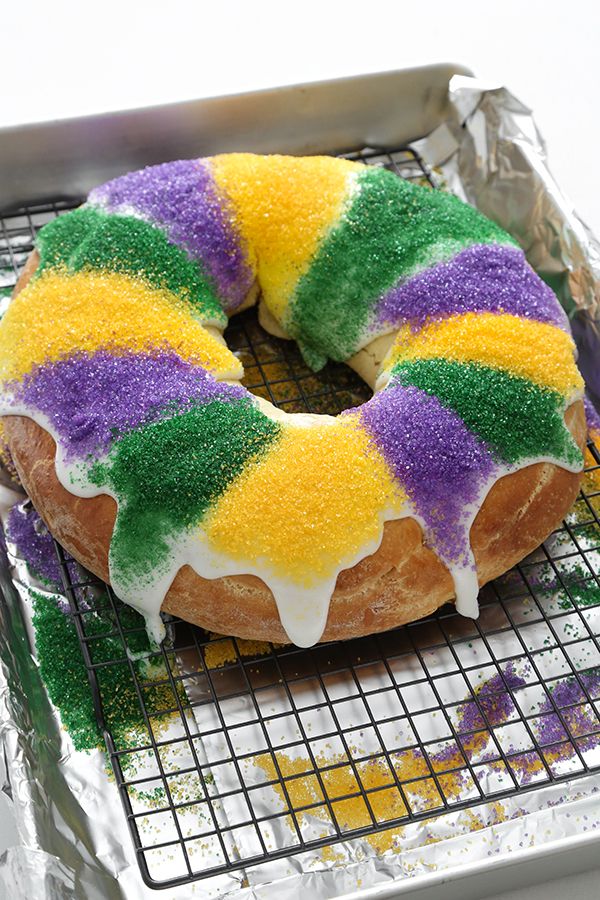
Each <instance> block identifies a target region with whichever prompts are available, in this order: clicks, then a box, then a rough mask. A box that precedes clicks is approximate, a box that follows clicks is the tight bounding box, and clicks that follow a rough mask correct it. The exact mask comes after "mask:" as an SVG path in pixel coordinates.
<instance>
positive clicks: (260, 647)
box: [204, 634, 278, 669]
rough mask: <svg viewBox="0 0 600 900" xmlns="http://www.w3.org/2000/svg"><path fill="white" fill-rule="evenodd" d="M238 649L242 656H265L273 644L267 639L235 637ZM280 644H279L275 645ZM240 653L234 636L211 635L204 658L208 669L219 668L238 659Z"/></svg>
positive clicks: (205, 647) (205, 648)
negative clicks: (253, 639)
mask: <svg viewBox="0 0 600 900" xmlns="http://www.w3.org/2000/svg"><path fill="white" fill-rule="evenodd" d="M235 643H236V644H237V651H238V653H239V655H240V656H241V657H247V656H264V655H265V654H267V653H270V652H271V644H268V643H267V642H266V641H250V640H246V639H244V638H235ZM275 646H278V645H275ZM238 653H236V646H235V645H234V642H233V638H227V637H226V638H224V637H222V636H221V635H220V634H214V635H211V638H210V641H209V643H208V644H205V645H204V659H205V661H206V667H207V668H208V669H218V668H219V667H220V666H225V665H227V663H234V662H236V661H237V658H238Z"/></svg>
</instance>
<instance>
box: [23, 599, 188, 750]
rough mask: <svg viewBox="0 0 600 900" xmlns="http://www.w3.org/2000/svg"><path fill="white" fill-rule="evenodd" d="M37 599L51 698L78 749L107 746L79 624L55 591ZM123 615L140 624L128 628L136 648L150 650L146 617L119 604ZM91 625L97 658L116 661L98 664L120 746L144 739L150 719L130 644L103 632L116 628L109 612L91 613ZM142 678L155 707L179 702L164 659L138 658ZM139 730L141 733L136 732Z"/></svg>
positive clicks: (41, 657) (39, 641) (41, 655)
mask: <svg viewBox="0 0 600 900" xmlns="http://www.w3.org/2000/svg"><path fill="white" fill-rule="evenodd" d="M31 594H32V599H33V625H34V628H35V644H36V653H37V658H38V661H39V665H40V671H41V675H42V678H43V680H44V683H45V685H46V688H47V690H48V694H49V696H50V699H51V700H52V702H53V703H54V705H55V706H56V707H57V708H58V709H59V710H60V715H61V718H62V722H63V724H64V726H65V727H66V728H67V730H68V732H69V735H70V737H71V740H72V741H73V744H74V746H75V749H76V750H91V749H93V748H94V747H98V746H101V745H102V743H103V740H102V735H101V734H100V732H99V730H98V725H97V722H96V716H95V713H94V705H93V702H92V694H91V691H90V685H89V681H88V678H87V673H86V669H85V665H84V662H83V658H82V655H81V647H80V644H79V639H78V637H77V632H76V630H75V625H74V623H73V620H72V618H71V617H70V616H69V615H66V614H65V613H64V612H62V611H61V610H60V608H59V606H58V605H57V603H56V601H55V600H54V599H53V598H52V596H48V595H44V594H38V593H37V592H35V591H32V592H31ZM119 615H120V618H121V624H122V626H123V628H124V629H133V628H137V629H139V631H137V632H136V633H128V635H127V642H128V647H129V649H130V650H131V651H132V652H133V653H140V652H149V651H150V646H149V643H148V638H147V635H146V630H145V628H144V621H143V619H142V617H141V616H140V615H138V613H136V612H135V611H134V610H132V609H129V608H128V607H125V606H121V605H120V604H119ZM84 622H85V625H84V627H85V631H86V635H87V636H88V637H90V638H91V637H96V638H97V640H93V641H90V643H89V647H90V651H91V653H92V656H93V662H94V663H101V662H110V665H106V666H99V667H98V668H97V669H96V676H97V678H98V682H99V687H100V694H101V697H102V704H103V708H104V713H105V716H106V719H107V725H108V727H109V728H110V729H111V731H112V733H113V736H114V737H115V740H116V742H117V745H119V746H126V745H128V744H131V743H133V745H134V746H135V745H136V744H137V743H139V740H140V738H139V731H137V732H136V729H143V728H144V722H143V719H142V714H141V710H140V702H139V698H138V696H137V694H136V691H135V686H134V682H133V678H132V676H131V670H130V668H129V664H128V663H127V662H115V660H118V659H121V658H122V657H123V655H124V652H125V649H124V647H123V645H122V643H121V640H120V638H114V637H103V635H106V634H107V633H109V632H110V631H112V630H113V628H114V623H111V622H110V620H109V619H108V618H107V617H106V615H105V614H97V613H93V612H90V613H87V614H86V615H85V617H84ZM131 665H132V666H133V668H134V669H135V672H136V674H137V676H138V679H139V680H140V682H144V683H148V682H149V681H152V680H154V681H156V682H160V683H157V684H156V685H154V684H150V685H149V686H148V688H147V689H146V693H147V696H146V698H145V699H146V703H147V706H148V707H149V708H150V709H154V708H156V709H170V708H172V707H173V705H174V698H173V697H172V696H171V690H170V688H169V687H168V686H166V687H165V685H164V681H165V679H166V678H167V673H166V672H165V670H164V667H163V666H162V664H159V666H158V667H157V666H154V667H150V666H149V665H148V663H147V661H145V660H143V659H140V660H133V661H132V663H131ZM136 735H137V736H136Z"/></svg>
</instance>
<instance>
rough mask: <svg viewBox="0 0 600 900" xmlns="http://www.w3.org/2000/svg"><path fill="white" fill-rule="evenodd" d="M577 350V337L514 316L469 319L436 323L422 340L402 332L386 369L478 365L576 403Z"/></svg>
mask: <svg viewBox="0 0 600 900" xmlns="http://www.w3.org/2000/svg"><path fill="white" fill-rule="evenodd" d="M534 348H539V349H537V350H536V349H534ZM573 349H574V344H573V339H572V338H571V336H570V335H568V334H565V332H564V331H561V330H560V329H558V328H555V327H554V326H552V325H546V324H544V323H542V322H532V321H530V320H528V319H519V318H517V317H516V316H509V315H495V314H494V313H479V314H477V313H466V314H465V315H464V316H453V317H451V318H449V319H445V320H443V321H442V322H433V323H431V324H430V325H427V326H425V327H424V328H423V329H422V330H421V331H419V332H418V334H414V333H413V332H412V331H411V330H410V328H409V327H405V328H402V329H401V330H400V331H399V332H398V335H397V337H396V340H395V341H394V346H393V348H392V350H391V352H390V355H389V362H387V363H386V366H387V367H389V368H392V367H393V366H394V365H396V364H397V363H399V362H403V361H404V360H410V359H446V360H452V361H454V362H475V363H480V364H481V365H483V366H488V367H489V368H492V369H500V370H501V371H505V372H510V373H512V374H513V375H518V376H519V377H520V378H526V379H528V380H529V381H532V382H533V383H534V384H537V385H539V386H540V387H545V388H548V389H549V390H554V391H557V392H558V393H560V394H563V395H564V396H565V397H570V396H571V395H572V394H573V393H575V392H580V391H582V390H583V379H582V378H581V375H580V374H579V372H578V371H577V367H576V365H575V361H574V358H573Z"/></svg>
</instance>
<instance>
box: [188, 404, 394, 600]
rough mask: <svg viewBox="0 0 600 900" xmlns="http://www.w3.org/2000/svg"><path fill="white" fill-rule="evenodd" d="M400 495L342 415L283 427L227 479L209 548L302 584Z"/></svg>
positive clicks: (350, 553) (336, 559) (372, 529)
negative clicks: (274, 439) (268, 444)
mask: <svg viewBox="0 0 600 900" xmlns="http://www.w3.org/2000/svg"><path fill="white" fill-rule="evenodd" d="M316 484H318V485H319V490H318V491H316V490H315V489H314V486H315V485H316ZM403 499H404V498H403V496H402V495H401V494H400V493H399V488H398V487H397V484H396V483H395V482H394V479H393V477H392V475H391V473H390V471H389V469H388V467H387V464H386V463H385V461H384V459H383V457H382V456H381V455H380V454H379V453H378V452H377V450H376V449H375V447H374V446H373V445H372V443H371V442H370V439H369V437H368V435H367V434H366V433H365V432H364V431H363V430H362V429H361V428H360V427H359V426H358V425H357V424H355V422H354V420H353V419H351V418H350V417H348V418H347V419H341V420H339V421H338V422H336V423H335V424H334V425H330V426H314V427H308V428H303V427H298V426H290V427H289V428H288V429H287V430H286V432H285V433H284V435H283V437H282V438H281V439H280V440H279V441H278V443H277V444H275V445H274V446H273V447H272V449H271V450H270V452H269V453H268V455H266V456H264V457H263V458H262V459H260V461H259V462H257V463H255V464H253V465H252V464H251V465H249V466H248V467H247V468H246V469H245V471H243V472H242V474H241V475H240V476H239V477H238V478H237V479H236V480H235V481H234V482H233V484H232V485H231V486H230V487H229V489H228V490H227V491H226V493H225V494H224V495H222V497H221V498H220V500H219V501H218V502H217V503H216V505H215V507H214V508H213V510H212V512H210V513H209V514H208V516H207V518H206V520H205V524H204V527H205V529H206V532H207V534H208V539H209V542H210V543H211V544H212V546H213V547H214V548H215V549H216V550H219V551H221V552H223V553H227V554H229V555H230V556H232V557H233V558H234V559H240V560H245V561H252V562H258V561H259V560H260V561H264V562H266V564H267V566H268V567H270V568H271V569H272V570H273V571H274V572H275V573H276V574H279V575H281V577H285V578H288V579H292V580H294V581H296V582H297V583H298V584H302V585H304V586H309V585H312V584H314V583H315V582H317V581H318V580H319V579H322V578H323V577H327V576H328V575H330V574H332V573H334V572H335V571H337V570H339V568H340V566H343V564H344V562H346V563H347V562H348V561H350V560H351V559H352V558H353V557H355V556H356V554H357V553H358V552H359V551H360V550H361V549H363V548H364V547H365V545H367V544H368V543H369V542H370V541H373V540H375V539H376V538H377V536H378V532H379V527H380V515H381V514H382V513H383V512H384V510H386V509H388V508H392V509H394V510H395V511H399V509H400V507H401V504H402V501H403ZM315 535H317V536H318V540H315Z"/></svg>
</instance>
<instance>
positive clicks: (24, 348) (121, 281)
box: [0, 270, 242, 380]
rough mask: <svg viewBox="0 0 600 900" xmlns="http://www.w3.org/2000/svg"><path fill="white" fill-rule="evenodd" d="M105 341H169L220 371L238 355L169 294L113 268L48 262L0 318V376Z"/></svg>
mask: <svg viewBox="0 0 600 900" xmlns="http://www.w3.org/2000/svg"><path fill="white" fill-rule="evenodd" d="M49 309H51V310H52V316H49V315H48V310H49ZM108 348H110V349H114V350H116V351H117V352H118V350H124V351H126V352H127V351H130V352H142V353H143V352H148V351H149V350H163V349H169V350H171V351H172V352H174V353H178V354H179V355H180V356H181V357H182V358H184V359H186V360H190V361H193V362H195V363H198V364H199V365H202V366H204V367H205V368H207V369H209V370H210V371H213V372H216V373H219V374H220V375H221V376H222V377H223V378H230V377H231V378H235V377H241V374H242V368H241V365H240V362H239V360H238V359H237V358H236V357H235V356H234V355H233V354H232V353H231V351H230V350H228V349H227V347H225V346H224V345H223V344H222V343H220V341H218V340H217V339H216V338H215V337H213V336H212V335H211V334H210V333H209V332H208V331H207V330H206V329H205V328H203V327H202V325H201V324H200V323H199V322H196V321H195V320H194V319H192V318H191V317H190V315H189V308H188V306H187V304H186V303H185V302H183V301H182V300H180V299H179V298H177V297H176V296H174V295H173V294H170V293H168V292H166V291H161V290H153V289H151V288H149V287H147V286H146V285H145V284H144V283H143V282H139V281H135V280H133V279H131V278H130V277H129V276H127V275H122V274H120V273H108V272H103V273H96V272H78V273H75V274H74V275H66V274H62V273H57V272H56V271H54V270H50V271H49V272H47V273H46V274H44V275H41V276H40V277H39V278H37V279H36V280H35V281H33V282H30V284H29V285H28V286H27V287H26V288H25V290H23V291H21V293H20V294H19V295H18V296H17V297H15V299H14V300H13V301H12V303H11V304H10V306H9V308H8V311H7V312H6V315H5V316H4V318H3V319H2V322H0V376H1V377H2V378H3V379H5V380H9V379H13V378H21V377H22V376H23V375H25V374H26V373H27V372H29V371H30V370H31V369H32V368H33V367H34V366H36V365H40V364H42V363H47V362H54V361H56V360H57V359H60V358H61V357H64V356H67V355H69V354H72V353H91V352H93V351H95V350H99V349H108Z"/></svg>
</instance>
